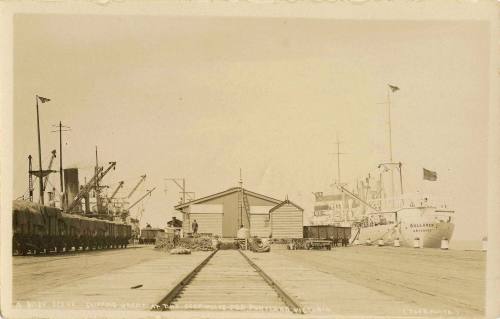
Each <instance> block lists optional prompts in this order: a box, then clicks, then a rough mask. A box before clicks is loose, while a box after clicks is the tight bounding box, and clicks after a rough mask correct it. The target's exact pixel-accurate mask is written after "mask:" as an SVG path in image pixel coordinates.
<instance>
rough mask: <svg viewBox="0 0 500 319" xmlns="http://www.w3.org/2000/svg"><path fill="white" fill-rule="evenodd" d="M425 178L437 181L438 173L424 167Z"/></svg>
mask: <svg viewBox="0 0 500 319" xmlns="http://www.w3.org/2000/svg"><path fill="white" fill-rule="evenodd" d="M424 179H425V180H428V181H432V182H434V181H437V173H436V172H434V171H430V170H428V169H425V168H424Z"/></svg>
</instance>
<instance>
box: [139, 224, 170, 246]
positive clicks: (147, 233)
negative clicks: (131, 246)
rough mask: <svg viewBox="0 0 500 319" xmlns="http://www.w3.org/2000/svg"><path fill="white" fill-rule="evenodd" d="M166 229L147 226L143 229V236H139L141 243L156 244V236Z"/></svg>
mask: <svg viewBox="0 0 500 319" xmlns="http://www.w3.org/2000/svg"><path fill="white" fill-rule="evenodd" d="M164 232H165V230H164V229H161V228H151V227H146V228H143V229H141V236H140V237H139V244H154V243H155V242H156V236H157V235H158V234H159V233H164Z"/></svg>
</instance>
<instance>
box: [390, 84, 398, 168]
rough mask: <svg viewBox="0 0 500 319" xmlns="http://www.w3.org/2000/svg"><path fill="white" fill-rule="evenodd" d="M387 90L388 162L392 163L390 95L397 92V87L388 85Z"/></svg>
mask: <svg viewBox="0 0 500 319" xmlns="http://www.w3.org/2000/svg"><path fill="white" fill-rule="evenodd" d="M388 86H389V90H387V114H388V117H389V162H390V163H392V123H391V93H394V92H397V91H399V87H397V86H395V85H391V84H388Z"/></svg>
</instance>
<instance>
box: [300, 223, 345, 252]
mask: <svg viewBox="0 0 500 319" xmlns="http://www.w3.org/2000/svg"><path fill="white" fill-rule="evenodd" d="M303 232H304V238H308V239H309V240H308V247H311V248H314V247H320V248H322V247H325V248H327V249H331V245H332V244H333V245H334V246H337V243H344V244H345V245H346V246H347V244H348V243H349V238H351V227H343V226H334V225H315V226H304V227H303Z"/></svg>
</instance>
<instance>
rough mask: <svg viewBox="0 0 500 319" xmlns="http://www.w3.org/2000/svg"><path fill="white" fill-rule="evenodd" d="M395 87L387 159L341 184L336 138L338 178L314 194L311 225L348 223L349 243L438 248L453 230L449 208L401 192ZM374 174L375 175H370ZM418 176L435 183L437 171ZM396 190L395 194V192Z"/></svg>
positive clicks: (430, 198)
mask: <svg viewBox="0 0 500 319" xmlns="http://www.w3.org/2000/svg"><path fill="white" fill-rule="evenodd" d="M398 90H399V88H398V87H396V86H393V85H389V90H388V94H387V105H388V118H389V121H388V124H389V152H390V153H389V161H388V162H387V163H382V164H379V165H378V167H377V171H376V172H374V174H368V176H367V177H366V178H365V179H363V180H358V181H356V183H355V184H356V185H354V187H349V189H348V186H347V184H343V183H341V182H340V157H339V155H340V154H342V153H340V149H339V145H340V143H339V141H338V140H337V163H338V176H337V182H336V183H335V184H334V190H335V191H333V192H332V193H330V194H323V193H322V192H316V193H314V195H315V197H316V199H315V206H314V216H313V218H312V220H311V224H313V225H337V226H350V227H352V232H351V234H352V237H351V240H350V241H351V243H353V244H367V243H378V242H379V241H380V240H381V241H383V242H384V243H385V244H393V243H394V242H395V241H396V240H397V241H399V243H400V245H401V246H407V247H414V245H419V246H420V247H432V248H438V247H440V245H441V241H442V240H443V239H444V240H448V241H449V240H450V239H451V237H452V235H453V230H454V222H453V220H454V213H455V212H454V210H453V209H450V208H449V207H448V205H447V204H446V203H445V202H444V201H443V200H439V199H437V198H436V197H435V196H433V195H430V194H429V195H424V194H421V193H416V194H410V193H407V192H404V191H403V186H404V185H403V175H402V163H401V162H395V161H393V157H392V135H391V120H390V119H391V117H390V109H391V98H390V97H391V93H394V92H396V91H398ZM374 176H375V177H374ZM423 179H424V180H428V181H431V182H432V181H436V180H437V173H436V172H433V171H430V170H427V169H425V168H424V169H423ZM396 193H397V194H398V195H396Z"/></svg>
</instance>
